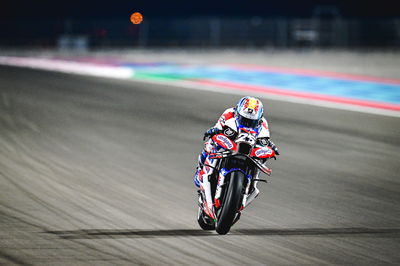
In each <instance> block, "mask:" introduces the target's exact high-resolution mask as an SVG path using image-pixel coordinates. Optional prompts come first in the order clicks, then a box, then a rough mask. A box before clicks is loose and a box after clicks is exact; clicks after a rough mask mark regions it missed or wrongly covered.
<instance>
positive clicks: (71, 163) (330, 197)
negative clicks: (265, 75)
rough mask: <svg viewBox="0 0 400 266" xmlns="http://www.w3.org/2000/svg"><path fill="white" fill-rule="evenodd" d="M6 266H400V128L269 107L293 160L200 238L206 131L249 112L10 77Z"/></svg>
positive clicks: (77, 82) (0, 84) (300, 108)
mask: <svg viewBox="0 0 400 266" xmlns="http://www.w3.org/2000/svg"><path fill="white" fill-rule="evenodd" d="M0 93H1V95H0V264H5V265H8V264H20V265H45V264H49V265H132V264H133V265H163V264H173V265H176V264H185V265H206V264H210V265H265V264H267V265H325V264H328V265H332V264H335V265H382V264H387V265H398V264H399V263H400V253H399V250H400V207H399V206H400V205H399V203H400V179H399V177H400V153H399V152H400V120H399V118H393V117H385V116H378V115H371V114H363V113H357V112H349V111H341V110H334V109H328V108H320V107H315V106H307V105H301V104H293V103H285V102H279V101H272V100H268V99H263V101H264V102H265V103H266V109H267V116H268V119H269V121H270V126H271V131H272V137H273V140H274V141H275V143H276V144H277V145H278V146H279V148H280V150H281V154H282V155H281V156H280V157H279V159H278V160H277V161H274V162H272V164H271V167H272V169H273V176H272V177H271V178H269V181H270V183H269V184H266V185H263V184H261V185H260V189H261V194H260V196H259V197H258V198H257V199H256V200H255V201H254V202H253V203H252V204H251V205H250V206H249V207H248V208H247V209H246V210H245V211H244V213H243V215H242V219H241V220H240V221H239V223H238V224H236V225H235V226H234V227H233V228H232V231H231V233H230V234H228V235H225V236H219V235H217V234H216V233H215V232H205V231H202V230H201V229H200V228H199V227H198V225H197V222H196V220H195V217H196V200H197V199H196V189H195V187H194V185H193V181H192V175H193V169H194V166H195V163H196V157H197V154H198V152H199V151H200V150H201V148H202V141H201V137H202V133H203V131H204V130H205V129H207V128H208V127H210V126H211V125H212V124H213V123H214V122H215V120H216V119H217V117H218V116H219V115H220V113H221V112H222V111H223V110H224V109H225V108H227V107H229V106H231V105H232V104H233V103H235V102H236V101H237V100H238V98H239V97H238V96H237V95H226V94H219V93H212V92H202V91H196V90H186V89H184V88H176V87H170V86H161V85H151V84H146V83H140V82H134V81H120V80H112V79H101V78H91V77H84V76H77V75H68V74H60V73H52V72H45V71H35V70H27V69H18V68H11V67H1V68H0Z"/></svg>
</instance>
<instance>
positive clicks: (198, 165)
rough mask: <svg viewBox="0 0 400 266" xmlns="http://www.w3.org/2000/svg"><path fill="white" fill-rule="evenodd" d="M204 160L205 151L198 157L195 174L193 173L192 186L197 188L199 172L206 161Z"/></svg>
mask: <svg viewBox="0 0 400 266" xmlns="http://www.w3.org/2000/svg"><path fill="white" fill-rule="evenodd" d="M206 158H207V153H206V151H205V150H203V151H202V152H201V153H200V155H199V158H198V164H197V167H196V172H195V173H194V184H195V185H196V187H198V188H199V187H200V179H199V177H200V176H199V175H200V171H201V169H203V165H204V161H205V160H206Z"/></svg>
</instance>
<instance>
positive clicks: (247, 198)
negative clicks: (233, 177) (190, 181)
mask: <svg viewBox="0 0 400 266" xmlns="http://www.w3.org/2000/svg"><path fill="white" fill-rule="evenodd" d="M232 171H241V170H240V169H231V170H229V171H227V170H226V169H225V168H223V169H221V171H220V172H219V175H218V182H217V188H216V192H215V197H214V203H215V208H216V209H218V208H219V207H220V204H221V203H220V197H221V192H222V189H223V187H224V186H225V185H226V184H225V176H226V175H227V174H228V173H230V172H232ZM244 174H245V176H246V178H247V184H246V188H245V192H244V195H243V200H242V205H241V207H240V209H239V210H240V211H241V210H243V209H244V208H245V207H246V206H248V205H249V204H250V203H251V202H252V201H253V200H254V199H255V198H256V197H257V196H258V194H259V193H260V191H259V190H258V188H257V183H258V181H254V184H253V186H251V179H252V177H251V176H249V175H246V173H244ZM258 175H259V172H257V174H256V176H255V179H257V178H258ZM252 187H253V188H254V189H252ZM250 190H251V191H250ZM250 192H251V193H250Z"/></svg>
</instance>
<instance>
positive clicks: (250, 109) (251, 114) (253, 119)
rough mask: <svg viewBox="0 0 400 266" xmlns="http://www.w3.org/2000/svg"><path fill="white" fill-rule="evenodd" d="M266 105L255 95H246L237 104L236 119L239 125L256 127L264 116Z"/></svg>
mask: <svg viewBox="0 0 400 266" xmlns="http://www.w3.org/2000/svg"><path fill="white" fill-rule="evenodd" d="M263 113H264V107H263V104H262V102H261V101H260V100H259V99H257V98H254V97H250V96H246V97H243V98H242V99H240V101H239V102H238V104H237V105H236V114H235V116H236V120H237V122H238V123H239V125H241V126H244V127H249V128H256V127H257V126H258V125H259V123H260V120H261V119H262V117H263Z"/></svg>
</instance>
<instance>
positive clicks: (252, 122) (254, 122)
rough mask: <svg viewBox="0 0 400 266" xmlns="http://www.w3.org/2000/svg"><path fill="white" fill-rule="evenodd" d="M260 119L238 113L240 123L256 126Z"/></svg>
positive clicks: (246, 125) (251, 126)
mask: <svg viewBox="0 0 400 266" xmlns="http://www.w3.org/2000/svg"><path fill="white" fill-rule="evenodd" d="M258 121H259V120H254V119H249V118H246V117H244V116H241V115H238V122H239V124H240V125H242V126H245V127H250V128H256V127H257V126H258Z"/></svg>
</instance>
